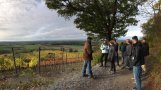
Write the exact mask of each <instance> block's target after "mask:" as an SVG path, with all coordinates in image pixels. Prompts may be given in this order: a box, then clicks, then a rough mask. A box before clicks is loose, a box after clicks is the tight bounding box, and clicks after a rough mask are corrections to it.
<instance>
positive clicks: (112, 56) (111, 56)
mask: <svg viewBox="0 0 161 90" xmlns="http://www.w3.org/2000/svg"><path fill="white" fill-rule="evenodd" d="M114 43H115V41H114V40H111V41H110V43H109V44H110V48H109V55H108V60H110V62H111V69H110V70H111V71H113V74H115V73H116V66H115V58H116V53H115V45H114Z"/></svg>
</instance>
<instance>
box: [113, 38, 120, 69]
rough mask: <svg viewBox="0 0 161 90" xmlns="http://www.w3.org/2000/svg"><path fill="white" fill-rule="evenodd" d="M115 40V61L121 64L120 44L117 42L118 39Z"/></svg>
mask: <svg viewBox="0 0 161 90" xmlns="http://www.w3.org/2000/svg"><path fill="white" fill-rule="evenodd" d="M113 41H114V46H115V55H116V57H115V61H116V62H117V65H118V66H120V64H119V55H118V50H119V44H118V43H117V41H116V39H113Z"/></svg>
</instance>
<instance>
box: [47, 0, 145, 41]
mask: <svg viewBox="0 0 161 90" xmlns="http://www.w3.org/2000/svg"><path fill="white" fill-rule="evenodd" d="M141 3H142V0H141V1H140V0H46V4H47V7H48V8H49V9H55V10H56V11H57V12H58V14H59V15H61V16H62V17H65V18H68V19H69V18H70V17H72V16H76V18H75V20H74V23H75V24H76V27H77V28H79V29H81V30H84V31H86V32H91V33H95V34H99V35H101V36H103V37H106V36H108V38H109V39H110V38H111V35H113V36H114V37H119V36H122V35H125V33H126V32H127V28H126V27H127V26H129V25H136V23H137V20H136V19H135V16H136V15H137V14H138V5H140V4H141ZM129 11H130V13H129Z"/></svg>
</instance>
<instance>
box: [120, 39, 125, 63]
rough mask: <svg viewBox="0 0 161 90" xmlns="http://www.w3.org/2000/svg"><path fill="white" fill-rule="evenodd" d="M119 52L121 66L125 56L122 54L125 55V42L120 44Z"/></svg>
mask: <svg viewBox="0 0 161 90" xmlns="http://www.w3.org/2000/svg"><path fill="white" fill-rule="evenodd" d="M119 49H120V52H121V59H122V64H124V61H125V60H124V59H125V58H124V57H125V55H124V53H125V51H126V44H125V42H121V44H120V48H119Z"/></svg>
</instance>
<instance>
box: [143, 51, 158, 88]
mask: <svg viewBox="0 0 161 90" xmlns="http://www.w3.org/2000/svg"><path fill="white" fill-rule="evenodd" d="M160 50H161V49H160ZM154 51H155V52H154ZM151 52H153V53H151V55H150V56H149V57H148V58H147V69H148V75H149V77H148V80H147V81H148V83H147V85H146V87H145V90H161V52H160V51H159V49H158V48H152V49H151Z"/></svg>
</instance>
